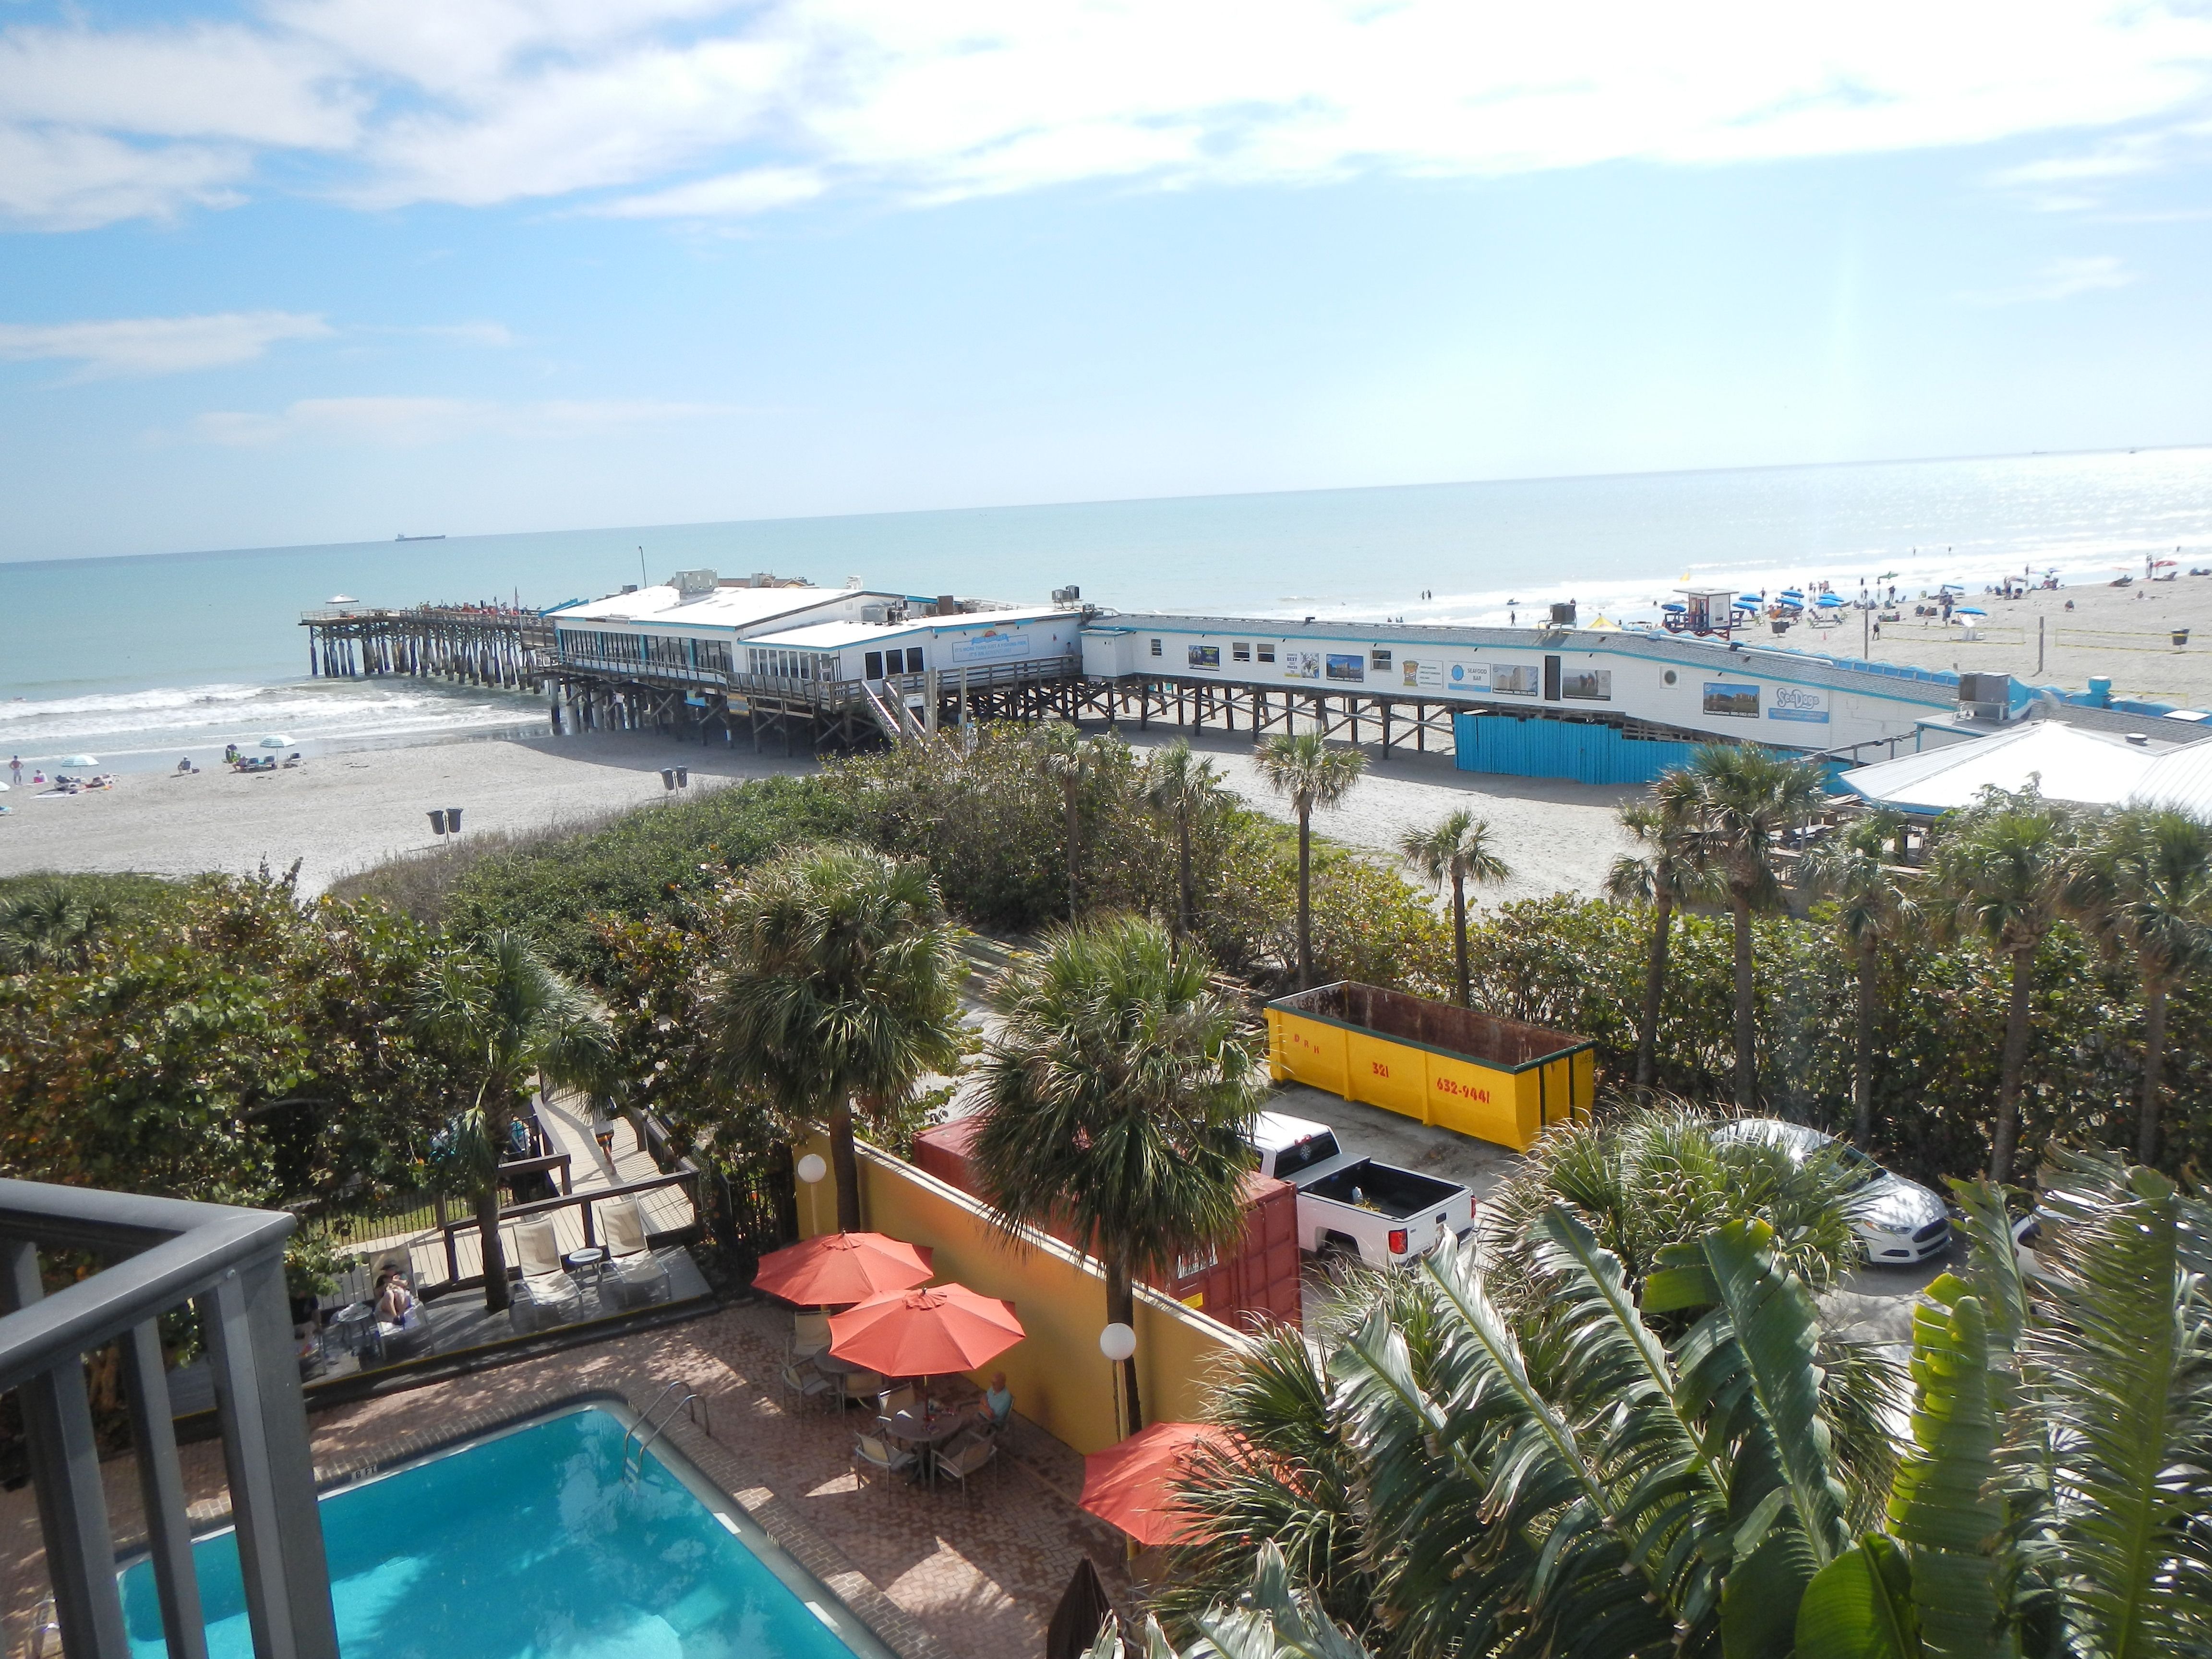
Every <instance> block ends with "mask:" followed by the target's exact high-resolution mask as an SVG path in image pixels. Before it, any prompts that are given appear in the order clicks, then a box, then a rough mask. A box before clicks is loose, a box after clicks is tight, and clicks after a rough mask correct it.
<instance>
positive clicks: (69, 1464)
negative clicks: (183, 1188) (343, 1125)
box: [0, 1181, 338, 1659]
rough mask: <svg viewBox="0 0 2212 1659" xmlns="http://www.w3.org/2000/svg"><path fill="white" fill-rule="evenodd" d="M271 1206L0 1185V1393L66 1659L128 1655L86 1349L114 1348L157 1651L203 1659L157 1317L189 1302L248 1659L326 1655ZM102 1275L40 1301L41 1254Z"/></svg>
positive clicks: (287, 1223) (322, 1566) (317, 1539)
mask: <svg viewBox="0 0 2212 1659" xmlns="http://www.w3.org/2000/svg"><path fill="white" fill-rule="evenodd" d="M293 1226H294V1220H293V1218H292V1217H291V1216H289V1215H286V1214H283V1213H282V1212H270V1211H262V1210H242V1209H233V1208H230V1207H228V1206H222V1205H215V1204H191V1203H186V1202H184V1201H183V1200H177V1199H167V1198H146V1197H141V1196H138V1195H136V1194H125V1193H107V1192H99V1191H95V1190H93V1189H90V1188H82V1187H54V1186H46V1185H42V1184H40V1183H36V1182H25V1181H0V1390H4V1389H15V1392H16V1397H17V1399H18V1401H20V1402H21V1408H22V1413H23V1431H24V1443H25V1446H26V1449H27V1452H28V1455H29V1461H30V1467H31V1480H32V1482H33V1485H34V1486H35V1487H36V1488H37V1496H38V1505H39V1524H40V1531H41V1533H42V1534H43V1535H44V1538H45V1541H46V1575H47V1578H48V1581H49V1583H51V1585H52V1590H53V1598H54V1615H55V1622H56V1623H57V1624H58V1626H59V1627H60V1634H61V1641H62V1646H63V1649H64V1650H65V1651H66V1652H67V1653H68V1654H69V1655H70V1659H129V1656H130V1654H131V1638H130V1633H129V1632H128V1631H127V1629H126V1628H125V1623H124V1617H123V1601H122V1596H121V1594H120V1592H119V1589H118V1582H117V1577H116V1560H115V1545H114V1541H113V1534H112V1533H111V1531H110V1530H109V1521H108V1511H107V1497H106V1491H105V1489H104V1487H103V1486H102V1485H101V1482H100V1444H99V1441H98V1438H97V1437H96V1436H95V1434H94V1427H93V1419H92V1407H91V1401H90V1398H89V1395H88V1391H87V1389H86V1385H85V1370H84V1357H85V1356H86V1355H87V1354H88V1353H91V1352H94V1350H96V1349H99V1348H100V1347H103V1346H106V1344H108V1343H110V1342H115V1343H118V1345H119V1346H120V1348H121V1350H122V1359H123V1376H124V1381H125V1388H126V1389H127V1392H128V1396H129V1403H130V1412H131V1441H132V1444H133V1449H134V1450H135V1452H136V1459H135V1461H136V1462H137V1466H138V1485H139V1492H140V1494H141V1496H142V1498H143V1502H144V1505H145V1511H146V1529H147V1541H148V1546H149V1553H150V1556H151V1559H152V1565H153V1572H154V1583H155V1592H156V1598H157V1600H158V1601H159V1603H160V1606H161V1629H162V1633H163V1635H164V1636H165V1637H166V1638H167V1644H168V1650H169V1654H170V1656H171V1659H206V1655H207V1650H208V1649H207V1634H206V1632H205V1630H204V1622H203V1614H202V1611H201V1605H200V1588H199V1580H198V1577H197V1574H196V1572H195V1571H194V1567H193V1562H192V1538H191V1523H190V1522H189V1521H188V1519H187V1518H186V1515H185V1486H184V1476H183V1473H182V1470H181V1468H180V1467H179V1463H178V1461H177V1444H176V1437H175V1434H174V1431H173V1428H172V1426H171V1422H172V1411H171V1406H170V1401H169V1387H168V1378H167V1371H166V1370H165V1369H164V1365H163V1360H162V1352H161V1328H160V1322H161V1316H162V1315H163V1314H165V1313H167V1312H168V1311H169V1310H171V1309H173V1308H176V1307H179V1306H181V1305H182V1304H185V1303H187V1302H189V1303H191V1304H193V1305H194V1306H195V1307H196V1308H197V1310H198V1313H199V1318H200V1326H201V1329H202V1330H203V1331H204V1333H205V1335H206V1339H207V1345H208V1353H209V1363H210V1367H211V1369H212V1370H213V1373H214V1380H215V1397H216V1416H217V1418H218V1419H219V1421H220V1423H221V1425H222V1449H223V1462H224V1467H225V1469H226V1471H227V1473H228V1478H229V1486H230V1498H231V1510H232V1514H233V1516H234V1519H235V1522H236V1525H237V1532H238V1560H239V1568H240V1575H241V1578H242V1584H243V1589H244V1593H245V1602H246V1622H247V1626H248V1628H249V1630H250V1632H251V1633H252V1642H253V1651H254V1653H255V1655H256V1656H257V1659H337V1651H338V1644H337V1623H336V1620H335V1619H334V1618H333V1616H332V1613H331V1589H330V1570H329V1565H328V1563H327V1562H326V1560H325V1557H324V1553H323V1528H322V1517H321V1516H320V1514H319V1512H318V1511H317V1509H316V1507H315V1470H314V1463H313V1456H312V1455H311V1453H310V1450H309V1447H308V1443H307V1416H306V1413H305V1411H304V1409H303V1408H302V1407H301V1396H300V1368H299V1361H298V1359H297V1358H295V1354H294V1352H293V1346H294V1345H293V1340H292V1319H291V1306H290V1302H289V1298H288V1297H287V1296H286V1294H285V1285H284V1240H285V1238H286V1237H287V1236H288V1235H289V1233H290V1232H291V1231H292V1229H293ZM42 1249H44V1250H52V1251H65V1252H70V1253H88V1254H90V1255H94V1257H97V1258H99V1259H100V1261H101V1263H102V1265H101V1267H100V1269H99V1271H97V1272H95V1273H92V1274H91V1275H90V1276H89V1277H88V1278H83V1279H78V1280H76V1282H75V1283H74V1284H70V1285H64V1287H63V1288H62V1289H60V1290H58V1291H54V1292H53V1293H52V1295H48V1294H46V1288H45V1282H44V1275H43V1273H42V1271H41V1261H40V1252H41V1250H42Z"/></svg>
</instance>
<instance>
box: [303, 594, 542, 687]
mask: <svg viewBox="0 0 2212 1659" xmlns="http://www.w3.org/2000/svg"><path fill="white" fill-rule="evenodd" d="M300 625H301V627H302V628H304V629H307V671H308V672H309V673H310V674H313V675H316V676H318V677H320V678H327V679H358V678H374V677H377V676H380V675H385V674H406V675H410V676H414V677H416V678H429V679H442V680H452V681H453V682H454V683H456V684H461V685H483V686H496V687H501V688H504V689H505V690H510V691H537V690H543V689H544V671H545V668H546V665H548V664H549V663H550V661H551V659H552V653H553V624H552V623H551V621H550V620H549V619H548V618H547V617H544V616H542V615H540V614H539V613H538V612H537V611H517V610H507V609H496V610H495V609H493V608H492V607H489V606H486V605H416V606H415V607H414V608H413V609H411V610H406V611H390V610H381V609H371V608H367V607H361V606H325V607H324V608H322V609H320V610H316V611H304V612H302V613H301V617H300Z"/></svg>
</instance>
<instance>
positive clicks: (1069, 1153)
mask: <svg viewBox="0 0 2212 1659" xmlns="http://www.w3.org/2000/svg"><path fill="white" fill-rule="evenodd" d="M1211 974H1212V964H1211V963H1209V962H1208V961H1207V960H1206V955H1205V953H1204V952H1203V951H1200V950H1198V949H1197V948H1195V947H1194V946H1193V945H1188V944H1183V945H1177V944H1176V941H1175V940H1174V939H1172V938H1170V935H1169V933H1168V932H1167V930H1166V929H1164V928H1163V927H1158V926H1157V925H1156V924H1154V923H1152V922H1150V921H1144V920H1141V919H1139V918H1136V917H1128V916H1122V917H1115V918H1111V919H1109V920H1106V921H1098V922H1095V923H1090V924H1086V925H1085V926H1083V927H1072V928H1067V929H1065V930H1063V931H1061V932H1060V933H1055V934H1054V935H1053V936H1052V938H1051V939H1050V940H1049V942H1048V944H1047V945H1046V947H1045V949H1044V951H1043V952H1042V955H1041V956H1039V957H1036V958H1035V959H1034V960H1033V961H1031V962H1029V963H1023V964H1021V965H1018V966H1017V967H1016V968H1014V969H1012V970H1010V972H1009V973H1008V975H1007V977H1006V982H1005V984H1004V986H1003V987H1002V997H1003V1000H1004V1005H1005V1009H1006V1024H1004V1026H1003V1027H1002V1028H1001V1029H1000V1033H999V1035H998V1036H997V1037H996V1038H995V1039H994V1041H993V1042H992V1043H991V1045H990V1048H988V1050H987V1054H986V1058H985V1060H984V1065H983V1091H982V1104H981V1110H980V1112H979V1114H978V1115H979V1117H980V1119H981V1127H979V1128H978V1129H977V1131H976V1134H975V1143H974V1153H973V1157H974V1159H975V1175H976V1180H977V1184H978V1186H979V1187H980V1188H981V1193H982V1196H983V1198H984V1200H986V1201H987V1202H988V1203H989V1204H990V1205H991V1206H993V1207H994V1209H996V1210H997V1211H998V1212H999V1215H1000V1218H1001V1220H1002V1221H1003V1222H1004V1223H1005V1225H1006V1226H1007V1227H1008V1228H1010V1229H1011V1228H1015V1227H1019V1226H1024V1225H1030V1226H1042V1225H1047V1224H1053V1223H1058V1224H1064V1225H1066V1227H1067V1228H1068V1229H1069V1230H1070V1231H1072V1233H1073V1237H1074V1240H1075V1243H1077V1244H1078V1245H1079V1247H1080V1248H1082V1249H1085V1250H1087V1251H1088V1252H1090V1253H1091V1255H1094V1256H1096V1257H1097V1259H1098V1261H1099V1262H1100V1263H1101V1265H1102V1266H1103V1268H1104V1270H1105V1277H1106V1317H1107V1319H1108V1320H1109V1322H1114V1323H1117V1324H1124V1325H1126V1324H1129V1323H1131V1322H1133V1318H1134V1316H1135V1312H1136V1293H1135V1290H1134V1288H1133V1285H1134V1279H1133V1275H1134V1274H1136V1273H1141V1272H1158V1273H1170V1272H1172V1271H1173V1270H1174V1268H1175V1266H1176V1259H1177V1258H1178V1257H1179V1256H1183V1255H1189V1254H1190V1253H1192V1252H1194V1251H1196V1250H1200V1249H1206V1248H1209V1247H1212V1246H1218V1245H1220V1244H1223V1243H1227V1242H1228V1241H1230V1240H1231V1239H1233V1238H1235V1237H1237V1236H1238V1234H1239V1233H1240V1232H1241V1231H1242V1230H1243V1225H1244V1172H1245V1170H1247V1169H1249V1167H1250V1166H1251V1164H1252V1154H1251V1151H1250V1148H1249V1145H1248V1143H1247V1142H1246V1139H1245V1131H1246V1126H1247V1125H1248V1123H1249V1121H1250V1120H1251V1118H1252V1115H1253V1114H1254V1113H1255V1112H1256V1111H1257V1110H1258V1109H1259V1107H1260V1102H1261V1098H1262V1097H1263V1096H1264V1095H1265V1094H1266V1092H1267V1086H1268V1085H1267V1062H1266V1060H1264V1058H1263V1057H1262V1056H1261V1055H1260V1054H1258V1053H1257V1052H1255V1049H1254V1048H1253V1047H1252V1046H1251V1044H1250V1043H1249V1042H1248V1041H1247V1040H1246V1039H1245V1037H1244V1036H1243V1035H1242V1034H1241V1033H1240V1032H1239V1030H1238V1029H1237V1009H1236V1008H1235V1007H1234V1006H1231V1003H1230V1002H1229V1001H1228V1000H1225V999H1224V998H1223V997H1221V996H1220V995H1219V994H1217V993H1216V992H1215V991H1214V990H1213V988H1212V983H1211V978H1210V975H1211ZM1125 1387H1126V1395H1125V1397H1126V1398H1127V1401H1128V1409H1129V1429H1130V1431H1131V1432H1132V1433H1133V1432H1135V1431H1136V1430H1137V1429H1138V1428H1139V1426H1140V1425H1142V1423H1143V1420H1144V1419H1143V1416H1142V1409H1141V1405H1140V1402H1139V1398H1138V1394H1137V1370H1136V1362H1135V1361H1134V1360H1133V1359H1132V1360H1130V1361H1128V1362H1127V1364H1126V1370H1125Z"/></svg>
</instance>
